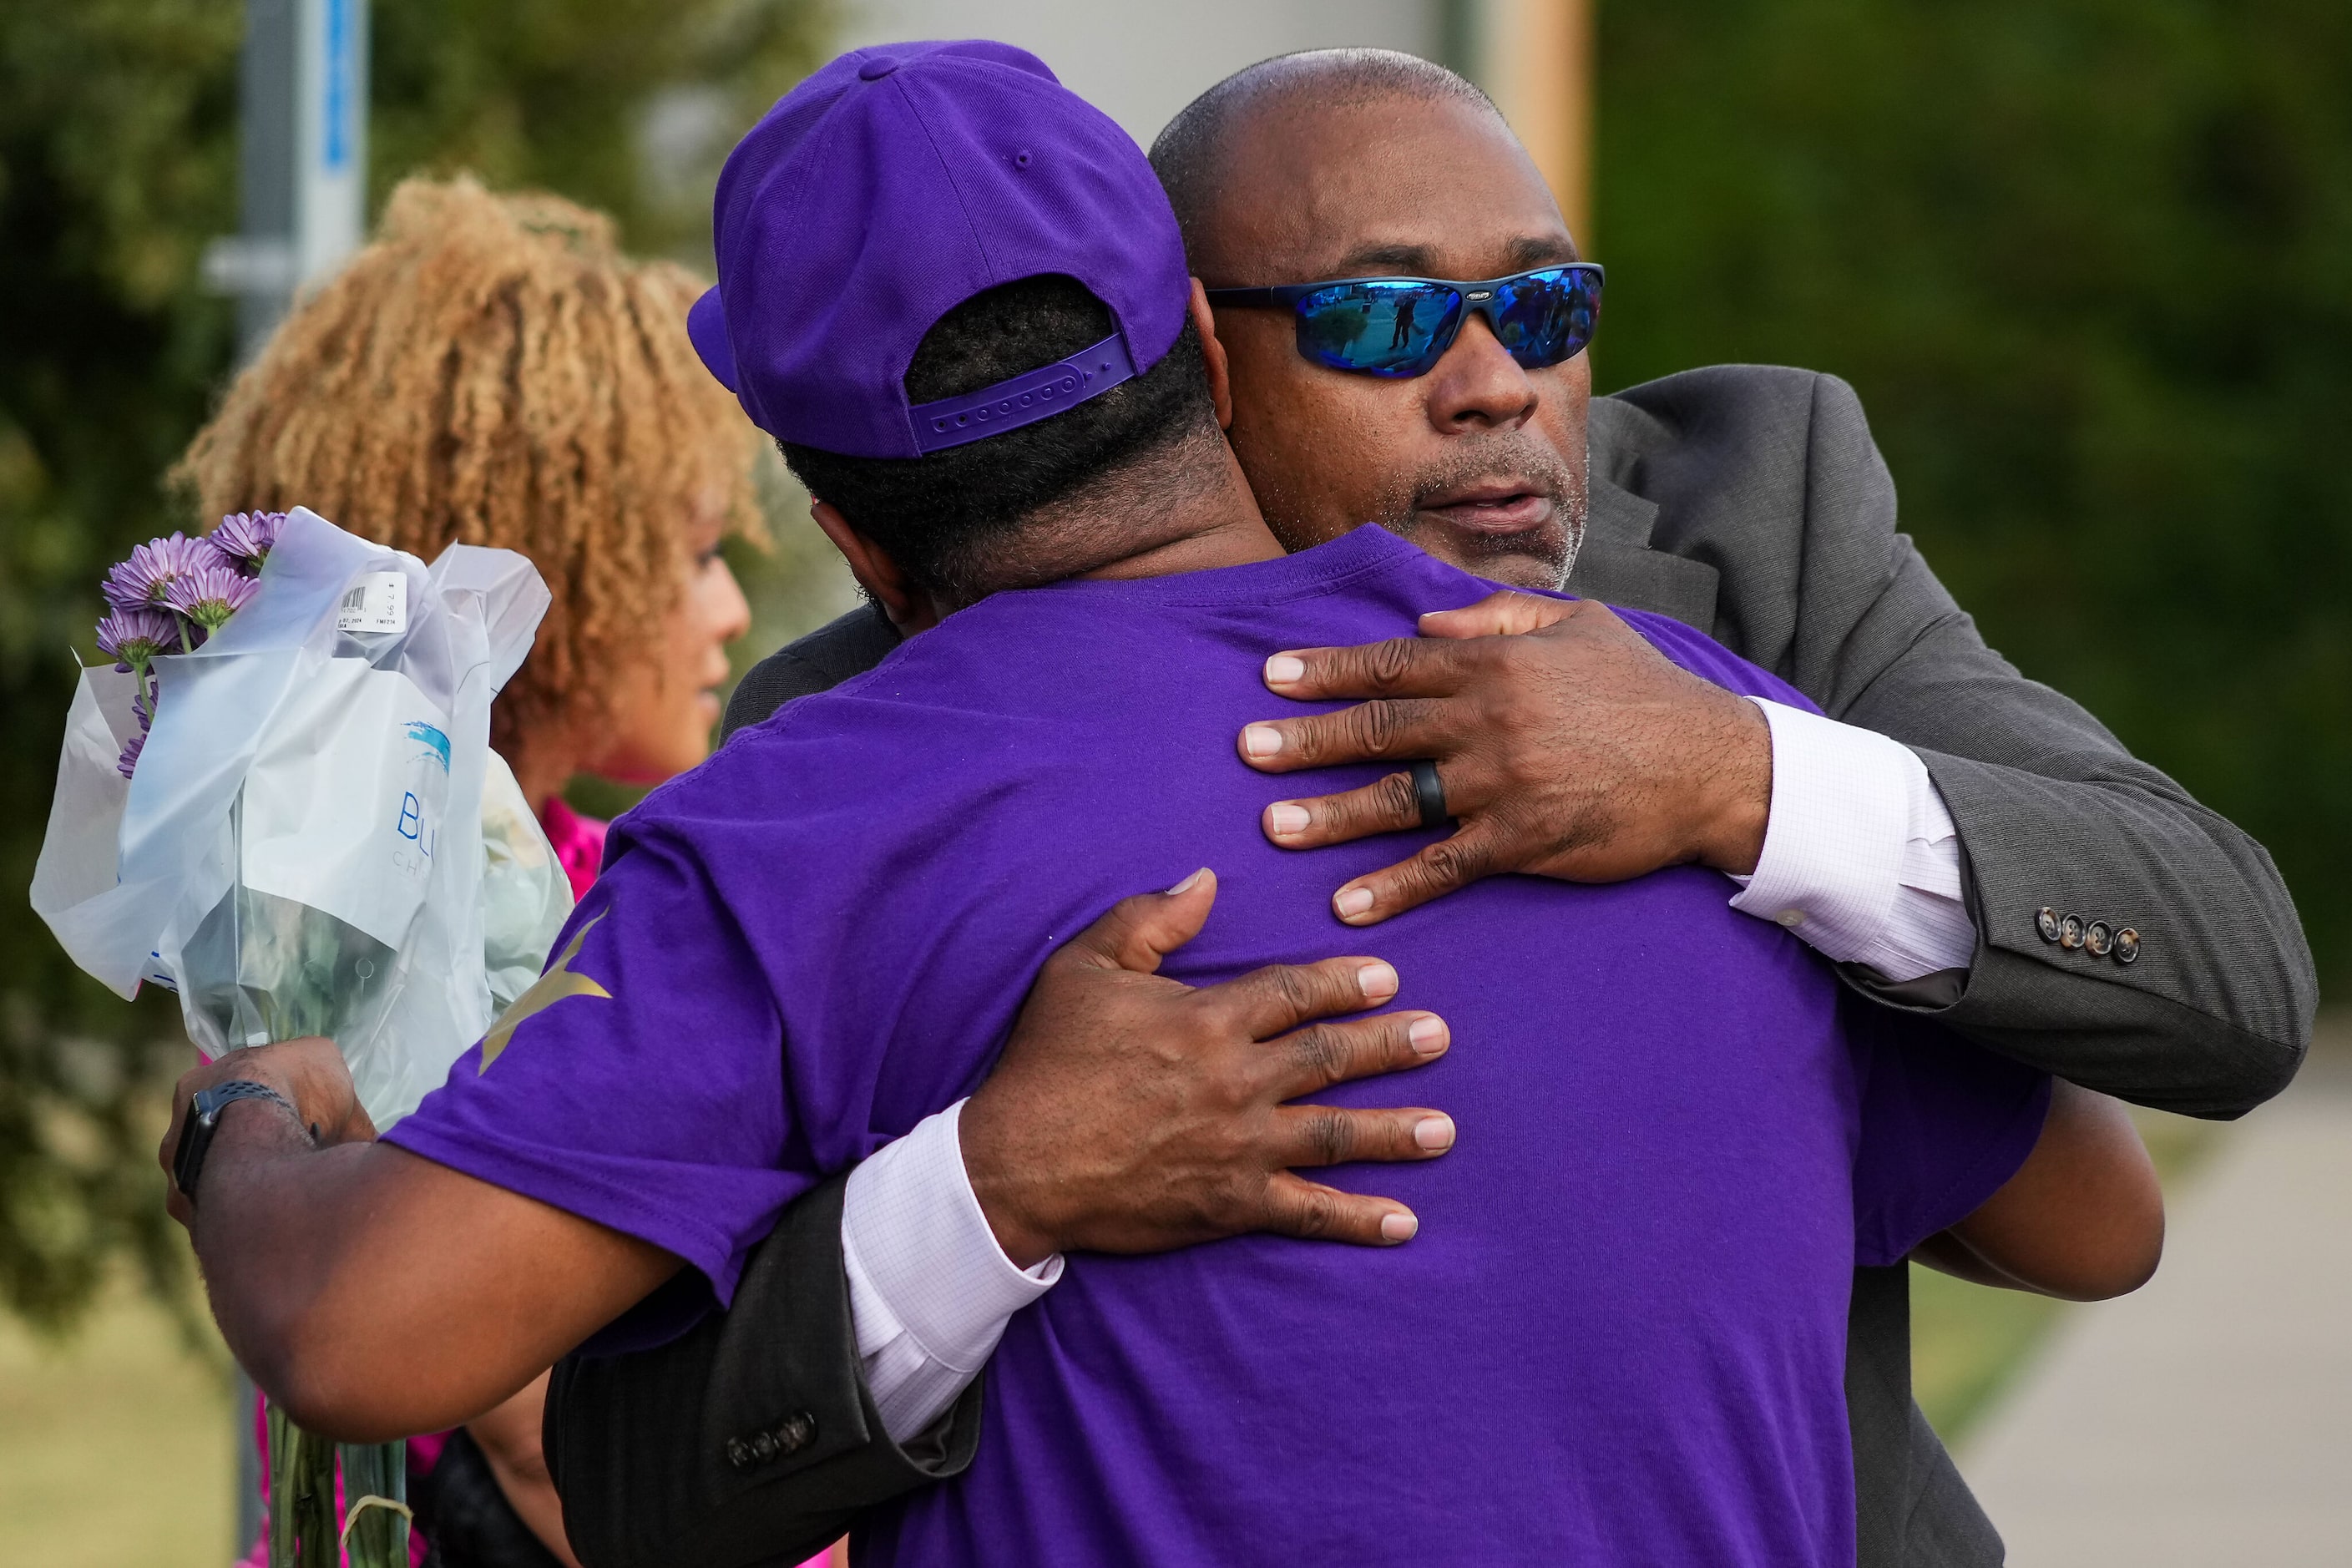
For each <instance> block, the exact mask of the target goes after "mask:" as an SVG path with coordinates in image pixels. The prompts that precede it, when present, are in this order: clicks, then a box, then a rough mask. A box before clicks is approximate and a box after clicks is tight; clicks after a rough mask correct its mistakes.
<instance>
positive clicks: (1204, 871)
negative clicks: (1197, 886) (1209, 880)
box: [1168, 866, 1209, 893]
mask: <svg viewBox="0 0 2352 1568" xmlns="http://www.w3.org/2000/svg"><path fill="white" fill-rule="evenodd" d="M1208 874H1209V868H1207V867H1206V866H1203V867H1202V868H1200V869H1199V870H1197V871H1195V872H1193V873H1192V875H1191V876H1189V877H1187V878H1185V879H1183V880H1182V881H1181V882H1179V883H1177V884H1176V885H1175V886H1174V887H1172V888H1171V889H1168V890H1169V892H1171V893H1189V892H1191V891H1192V887H1193V884H1194V883H1196V882H1198V881H1200V879H1202V878H1203V877H1205V876H1207V875H1208Z"/></svg>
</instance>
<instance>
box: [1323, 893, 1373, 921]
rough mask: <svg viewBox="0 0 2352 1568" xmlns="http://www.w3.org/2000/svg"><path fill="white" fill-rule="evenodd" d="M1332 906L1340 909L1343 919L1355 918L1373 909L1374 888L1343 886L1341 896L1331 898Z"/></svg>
mask: <svg viewBox="0 0 2352 1568" xmlns="http://www.w3.org/2000/svg"><path fill="white" fill-rule="evenodd" d="M1331 907H1332V908H1333V909H1335V910H1339V918H1340V919H1341V920H1343V921H1349V920H1353V919H1355V918H1356V917H1357V916H1358V915H1360V914H1364V913H1366V912H1368V911H1369V910H1370V909H1371V907H1372V890H1371V889H1370V888H1342V889H1339V896H1338V897H1337V898H1335V899H1333V900H1331Z"/></svg>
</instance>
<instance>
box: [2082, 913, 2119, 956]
mask: <svg viewBox="0 0 2352 1568" xmlns="http://www.w3.org/2000/svg"><path fill="white" fill-rule="evenodd" d="M2083 945H2084V947H2085V948H2087V949H2088V950H2089V951H2090V954H2091V956H2092V957H2093V958H2105V957H2106V956H2107V954H2108V952H2110V951H2112V950H2113V949H2114V947H2115V945H2116V932H2115V928H2114V927H2112V926H2110V925H2108V924H2107V922H2106V921H2092V922H2091V929H2090V930H2088V931H2084V933H2083Z"/></svg>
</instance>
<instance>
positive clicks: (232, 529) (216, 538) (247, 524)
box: [205, 511, 286, 577]
mask: <svg viewBox="0 0 2352 1568" xmlns="http://www.w3.org/2000/svg"><path fill="white" fill-rule="evenodd" d="M285 526H286V514H285V513H284V512H282V511H233V512H231V513H229V514H228V515H227V516H226V517H225V518H223V519H221V521H220V526H219V527H218V528H215V529H214V530H213V531H212V532H210V533H209V534H206V535H205V537H206V538H207V539H209V540H211V541H212V544H213V548H214V549H215V550H217V551H219V552H221V553H222V554H224V555H226V556H227V557H228V558H229V559H231V560H232V561H234V562H236V564H237V566H238V568H239V569H240V570H242V571H243V572H244V573H245V574H246V575H247V576H248V577H250V576H252V575H253V574H255V573H257V572H258V571H260V570H261V563H263V562H264V561H266V560H268V558H269V550H270V547H271V546H272V545H274V544H276V543H277V542H278V530H279V529H281V528H284V527H285Z"/></svg>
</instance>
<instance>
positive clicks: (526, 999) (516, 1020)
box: [474, 910, 613, 1077]
mask: <svg viewBox="0 0 2352 1568" xmlns="http://www.w3.org/2000/svg"><path fill="white" fill-rule="evenodd" d="M611 912H612V911H611V910H599V911H598V912H597V915H596V920H592V921H589V922H588V923H587V924H586V925H584V926H582V927H581V928H580V929H579V930H578V931H574V932H572V940H571V941H570V942H566V943H564V944H563V956H562V957H561V958H559V959H557V960H556V961H555V962H554V963H551V964H550V965H548V969H547V973H544V974H542V975H541V976H540V977H539V978H538V979H537V980H534V981H533V982H531V986H530V990H528V991H526V992H524V993H523V994H521V995H520V996H518V997H516V998H515V999H514V1005H512V1006H510V1007H509V1008H508V1009H507V1010H506V1011H505V1012H503V1013H501V1014H499V1021H498V1022H497V1023H495V1024H492V1025H491V1026H490V1032H489V1033H488V1034H487V1035H484V1036H483V1037H482V1065H481V1066H479V1067H478V1068H475V1069H474V1073H475V1076H476V1077H479V1076H481V1075H482V1074H483V1073H486V1072H488V1071H489V1070H490V1064H491V1063H492V1062H494V1061H496V1060H498V1059H499V1053H500V1052H501V1051H504V1050H505V1049H506V1048H507V1045H508V1042H509V1041H511V1040H512V1039H513V1038H514V1032H515V1027H516V1026H518V1025H520V1023H521V1022H522V1021H523V1020H524V1019H526V1018H528V1017H530V1016H532V1015H533V1014H537V1013H542V1012H545V1011H546V1010H547V1009H548V1008H550V1007H552V1006H554V1005H556V1004H557V1003H558V1002H561V1001H562V1000H563V999H564V998H565V997H566V996H602V997H603V998H604V1000H605V1001H607V1002H609V1001H611V1000H612V999H613V994H612V993H611V992H610V991H607V990H605V989H604V987H603V986H602V985H599V984H596V983H595V982H594V981H593V980H591V979H589V978H588V977H587V976H586V975H584V974H574V973H572V960H573V959H575V958H577V957H579V956H580V944H581V943H582V942H585V941H587V940H588V933H589V932H590V931H593V930H595V929H596V921H601V920H603V919H604V916H605V915H607V914H610V913H611Z"/></svg>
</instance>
